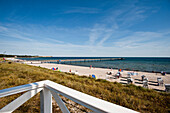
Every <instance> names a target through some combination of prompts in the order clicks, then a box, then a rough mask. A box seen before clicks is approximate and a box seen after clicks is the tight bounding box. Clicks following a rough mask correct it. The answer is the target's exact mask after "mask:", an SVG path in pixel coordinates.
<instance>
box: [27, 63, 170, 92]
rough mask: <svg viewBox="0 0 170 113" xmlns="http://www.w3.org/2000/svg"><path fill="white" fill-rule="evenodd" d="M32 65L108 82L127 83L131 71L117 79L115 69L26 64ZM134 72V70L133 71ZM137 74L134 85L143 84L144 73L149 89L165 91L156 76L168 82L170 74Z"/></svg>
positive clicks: (169, 81)
mask: <svg viewBox="0 0 170 113" xmlns="http://www.w3.org/2000/svg"><path fill="white" fill-rule="evenodd" d="M28 65H32V66H40V67H43V68H47V69H51V68H53V67H54V68H56V67H58V69H59V70H61V72H67V73H69V70H71V72H72V73H74V74H76V75H79V76H87V77H89V75H92V74H94V75H96V76H97V79H105V80H107V81H110V82H118V83H121V84H127V73H128V72H133V71H126V70H124V71H123V72H121V74H122V77H120V78H119V79H115V78H114V77H113V75H115V74H116V73H117V72H118V70H116V69H104V68H91V69H90V67H84V66H75V65H66V64H52V63H43V64H31V63H30V64H28ZM107 72H112V75H108V76H107V77H108V78H107V77H106V75H107ZM135 72H136V71H135ZM137 73H138V75H134V76H132V77H131V78H132V79H133V80H134V82H133V84H134V85H136V86H143V82H142V81H141V76H142V75H145V76H146V77H147V78H148V80H149V82H148V84H149V86H148V88H149V89H154V90H157V91H165V86H164V85H163V86H158V85H157V84H158V83H157V77H161V78H162V79H163V80H164V84H170V74H166V75H165V76H163V75H161V74H160V73H148V72H140V71H138V72H137Z"/></svg>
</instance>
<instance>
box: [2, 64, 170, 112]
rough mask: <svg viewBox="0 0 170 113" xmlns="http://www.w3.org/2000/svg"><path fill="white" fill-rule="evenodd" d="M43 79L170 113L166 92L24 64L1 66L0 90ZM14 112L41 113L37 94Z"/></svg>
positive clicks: (6, 99) (126, 104)
mask: <svg viewBox="0 0 170 113" xmlns="http://www.w3.org/2000/svg"><path fill="white" fill-rule="evenodd" d="M42 80H51V81H54V82H56V83H59V84H62V85H64V86H67V87H70V88H72V89H75V90H78V91H81V92H83V93H86V94H89V95H92V96H95V97H97V98H100V99H103V100H106V101H109V102H112V103H114V104H118V105H121V106H124V107H127V108H130V109H133V110H136V111H139V112H149V113H153V112H159V113H168V112H170V94H169V93H165V92H157V91H154V90H150V89H144V88H142V87H140V86H135V85H122V84H120V83H117V82H113V83H112V82H108V81H106V80H101V79H98V80H95V79H92V78H89V77H86V76H77V75H73V74H69V73H63V72H58V71H53V70H49V69H46V68H42V67H36V66H30V65H26V64H19V63H13V62H12V63H11V64H10V63H8V62H5V63H0V90H1V89H5V88H10V87H14V86H19V85H23V84H28V83H32V82H38V81H42ZM19 95H21V94H16V95H13V96H7V97H3V98H0V108H2V107H3V106H5V105H6V104H8V103H9V102H11V101H12V100H14V99H15V98H17V97H18V96H19ZM15 112H21V113H22V112H40V100H39V94H38V95H36V96H35V97H33V98H32V99H30V100H29V101H27V102H26V103H25V104H24V105H22V106H21V107H20V108H18V109H17V110H16V111H15Z"/></svg>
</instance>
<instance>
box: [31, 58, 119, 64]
mask: <svg viewBox="0 0 170 113" xmlns="http://www.w3.org/2000/svg"><path fill="white" fill-rule="evenodd" d="M113 60H122V58H100V59H63V60H41V62H42V63H46V62H60V63H61V62H95V61H113ZM30 62H37V61H30Z"/></svg>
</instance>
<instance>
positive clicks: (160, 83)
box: [157, 77, 164, 86]
mask: <svg viewBox="0 0 170 113" xmlns="http://www.w3.org/2000/svg"><path fill="white" fill-rule="evenodd" d="M157 82H158V86H160V85H161V86H163V84H164V81H163V80H162V78H161V77H157Z"/></svg>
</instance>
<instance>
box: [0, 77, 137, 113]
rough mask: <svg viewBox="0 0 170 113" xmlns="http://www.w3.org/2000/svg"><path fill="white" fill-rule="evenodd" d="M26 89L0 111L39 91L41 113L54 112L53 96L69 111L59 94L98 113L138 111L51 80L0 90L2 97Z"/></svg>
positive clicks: (7, 111)
mask: <svg viewBox="0 0 170 113" xmlns="http://www.w3.org/2000/svg"><path fill="white" fill-rule="evenodd" d="M25 91H27V92H26V93H24V94H22V95H21V96H20V97H18V98H17V99H15V100H13V101H12V102H11V103H9V104H8V105H6V106H5V107H3V108H2V109H0V113H11V112H13V111H14V110H16V109H17V108H18V107H20V106H21V105H22V104H24V103H25V102H26V101H27V100H29V99H30V98H31V97H33V96H34V95H36V94H37V93H38V92H40V111H41V113H52V96H53V97H54V99H55V101H56V102H57V104H58V105H59V107H60V109H61V111H62V112H63V113H69V110H68V109H67V107H66V105H65V104H64V102H63V101H62V99H61V98H60V96H59V95H62V96H64V97H66V98H68V99H70V100H72V101H74V102H76V103H78V104H81V105H83V106H85V107H86V108H89V109H91V110H92V111H94V112H97V113H112V112H114V113H136V111H133V110H131V109H128V108H125V107H122V106H119V105H116V104H113V103H110V102H107V101H104V100H101V99H98V98H96V97H93V96H90V95H87V94H84V93H81V92H79V91H76V90H73V89H71V88H68V87H65V86H63V85H60V84H57V83H55V82H52V81H49V80H45V81H40V82H35V83H31V84H26V85H21V86H17V87H12V88H8V89H3V90H0V98H1V97H5V96H9V95H13V94H17V93H21V92H25Z"/></svg>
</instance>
